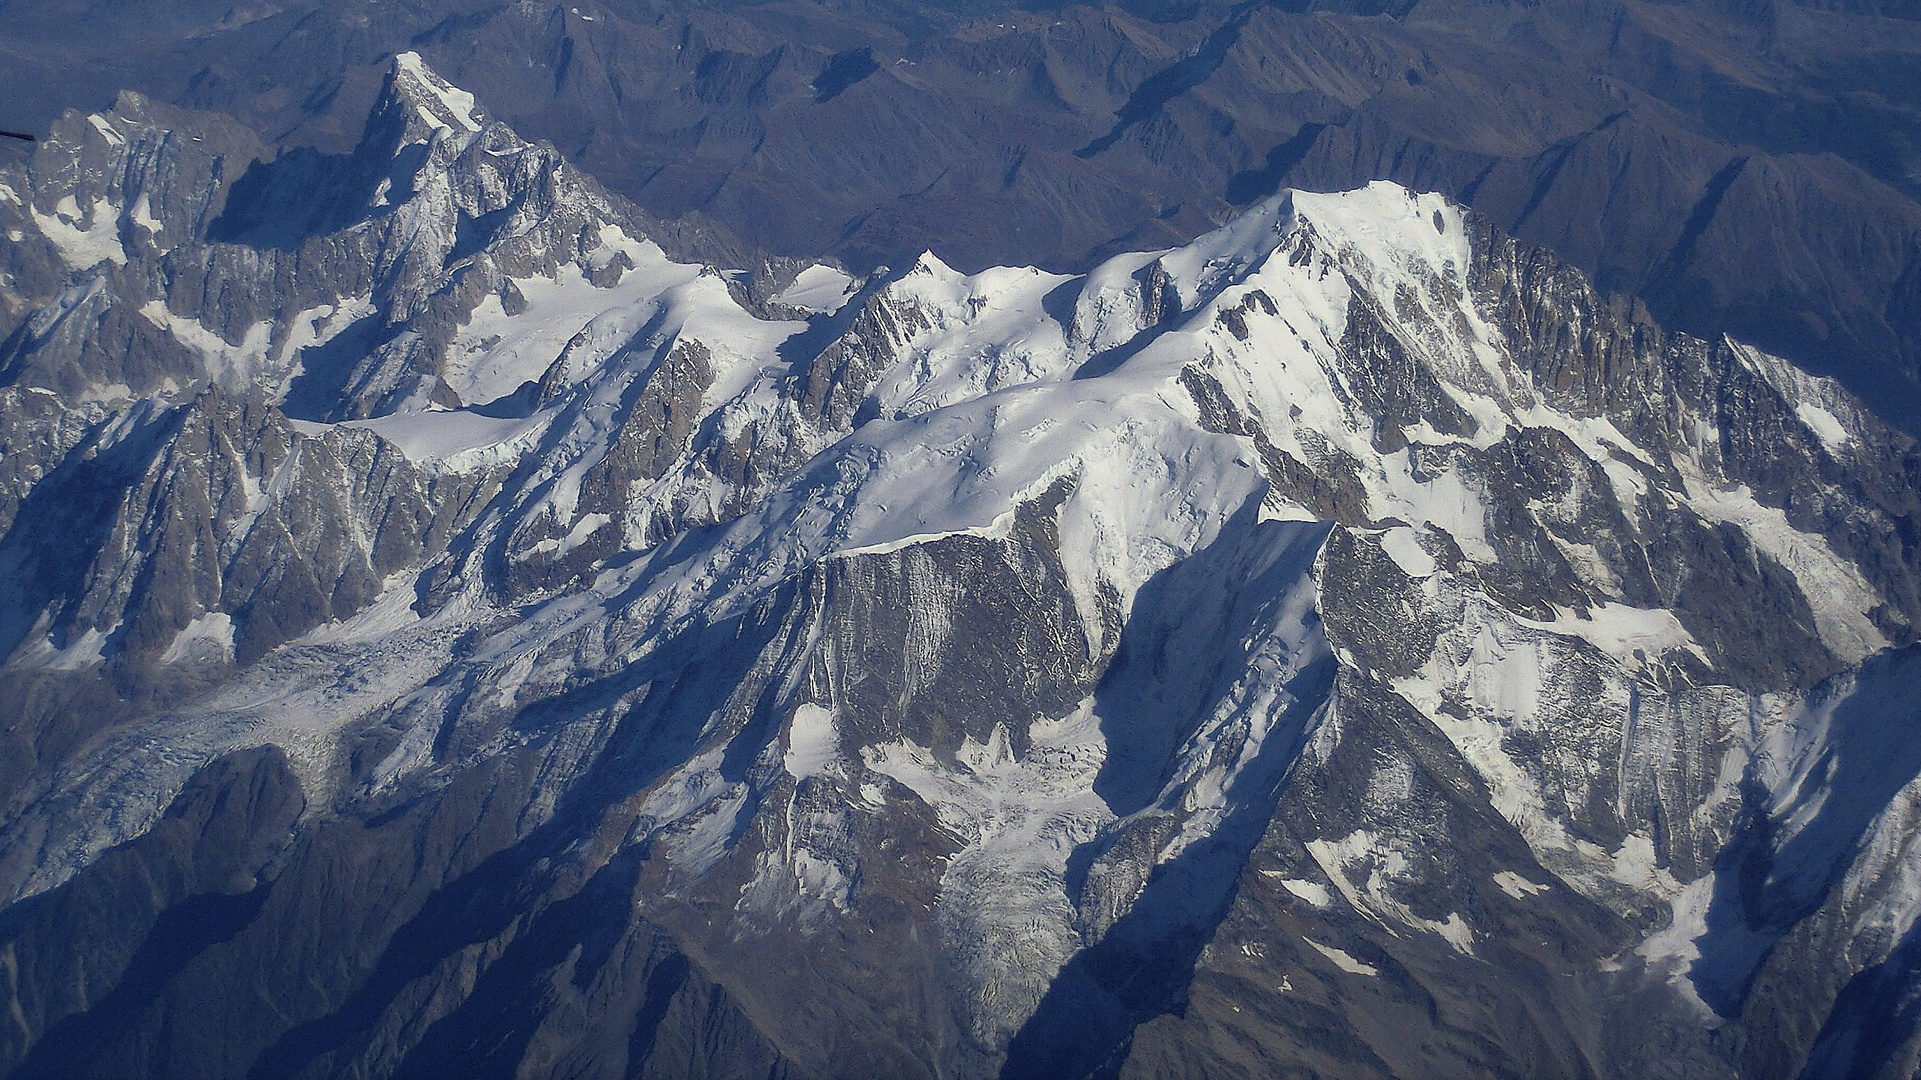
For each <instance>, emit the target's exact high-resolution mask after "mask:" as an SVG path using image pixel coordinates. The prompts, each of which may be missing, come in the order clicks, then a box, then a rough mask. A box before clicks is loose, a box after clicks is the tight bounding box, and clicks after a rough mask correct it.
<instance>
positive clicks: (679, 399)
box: [0, 54, 1921, 1077]
mask: <svg viewBox="0 0 1921 1080" xmlns="http://www.w3.org/2000/svg"><path fill="white" fill-rule="evenodd" d="M251 139H252V137H251V136H250V135H248V134H247V133H246V132H245V131H244V130H243V129H241V128H239V126H238V125H236V124H233V123H231V122H227V121H222V120H221V119H220V118H217V117H209V116H205V115H196V114H187V113H182V112H178V111H176V110H171V109H168V108H166V107H163V106H160V105H157V104H154V103H151V102H147V101H144V100H142V99H139V98H137V97H133V96H131V95H129V96H124V97H123V98H122V99H121V101H120V103H119V105H118V106H117V107H116V108H115V109H114V110H113V111H112V112H110V113H106V114H102V115H96V116H78V115H72V116H69V117H68V118H67V119H66V120H65V121H63V122H62V124H61V125H60V126H59V127H58V128H57V129H56V131H55V133H54V137H53V138H52V139H50V140H48V141H47V142H45V143H44V144H43V145H42V146H41V147H40V148H39V149H38V150H37V151H36V153H35V154H34V155H33V157H32V159H31V160H30V161H29V162H28V163H27V165H26V166H25V168H12V169H0V230H4V232H5V235H6V236H7V237H8V239H9V244H8V246H7V247H5V249H4V254H3V255H0V273H3V274H4V277H0V315H3V316H4V317H5V319H6V324H7V325H8V326H10V327H12V330H11V334H10V336H9V337H8V338H7V339H6V341H5V344H4V346H0V377H3V378H4V381H5V386H4V388H0V454H3V455H4V456H0V477H4V485H0V491H4V496H3V497H0V534H3V536H0V573H4V574H5V575H6V577H7V580H8V588H7V589H6V591H5V594H4V598H5V611H4V618H0V627H4V628H5V637H4V640H3V641H0V647H4V648H5V650H6V652H7V660H6V663H5V666H4V668H0V701H4V702H5V703H6V704H5V705H4V708H5V709H6V710H7V711H6V715H5V719H6V721H7V738H8V742H9V746H10V748H11V749H12V751H13V752H12V754H11V755H9V757H10V760H9V762H8V764H7V765H6V767H5V769H4V772H3V773H0V775H4V777H5V781H6V788H5V797H6V802H5V807H4V817H3V818H0V882H3V883H4V889H3V890H0V891H4V892H5V894H6V896H7V898H8V900H9V906H8V907H7V909H6V913H5V915H4V916H0V939H4V941H3V942H0V950H4V951H0V957H3V958H4V971H5V972H6V981H5V984H4V985H5V988H6V993H7V994H8V996H9V1005H10V1015H11V1016H12V1017H13V1023H12V1024H11V1025H8V1026H6V1027H5V1029H4V1033H3V1034H0V1058H4V1061H5V1062H6V1063H7V1066H8V1067H9V1068H10V1069H11V1070H12V1071H13V1072H14V1073H17V1074H19V1075H39V1074H57V1075H68V1076H72V1075H96V1074H98V1075H111V1076H129V1075H149V1074H152V1075H163V1074H164V1075H172V1074H192V1075H203V1076H211V1075H252V1076H288V1075H302V1076H308V1075H311V1076H321V1075H352V1076H369V1075H381V1076H384V1075H428V1076H444V1075H450V1074H451V1075H457V1074H460V1073H462V1072H466V1071H478V1072H481V1073H488V1074H494V1073H499V1074H507V1073H512V1074H516V1075H520V1074H525V1075H560V1074H565V1075H635V1076H681V1075H714V1076H721V1075H727V1076H731V1075H749V1074H751V1075H782V1076H856V1075H859V1076H944V1077H968V1076H983V1075H994V1074H999V1075H1002V1076H1009V1077H1013V1076H1049V1077H1052V1076H1082V1075H1102V1076H1163V1075H1166V1076H1177V1075H1195V1076H1210V1077H1213V1076H1233V1075H1247V1076H1269V1075H1331V1076H1374V1075H1379V1076H1389V1075H1393V1076H1431V1075H1513V1076H1610V1077H1611V1076H1634V1077H1639V1076H1661V1075H1671V1076H1688V1077H1718V1076H1730V1077H1731V1076H1737V1075H1738V1076H1788V1075H1811V1076H1840V1075H1871V1076H1882V1075H1885V1076H1905V1075H1909V1074H1910V1073H1911V1072H1912V1071H1913V1069H1914V1068H1915V1066H1916V1064H1917V1061H1918V1060H1921V1031H1918V1030H1917V1024H1916V1013H1915V1010H1916V1008H1917V1005H1916V1001H1917V991H1921V968H1918V967H1917V964H1921V935H1917V934H1916V933H1915V921H1916V917H1917V915H1921V852H1915V853H1911V852H1910V849H1909V845H1910V842H1911V841H1912V840H1913V839H1914V837H1915V836H1916V825H1917V821H1921V779H1918V778H1921V740H1917V739H1915V738H1914V735H1915V733H1916V732H1917V731H1921V650H1917V647H1916V646H1915V645H1914V641H1915V638H1916V631H1915V626H1916V623H1917V620H1921V580H1918V579H1917V570H1918V569H1921V554H1918V553H1917V545H1921V532H1918V531H1917V523H1918V520H1921V519H1918V518H1917V515H1918V514H1921V454H1918V453H1917V451H1916V448H1915V446H1914V444H1913V442H1912V440H1910V439H1909V438H1907V437H1906V436H1904V435H1901V434H1899V433H1897V432H1895V431H1894V430H1892V429H1890V428H1889V427H1888V426H1887V425H1885V424H1884V423H1882V422H1881V421H1880V420H1879V419H1877V417H1876V416H1875V414H1874V413H1873V412H1872V411H1871V410H1870V409H1869V408H1867V407H1865V406H1864V405H1863V403H1861V402H1859V401H1857V400H1855V399H1853V398H1852V397H1851V396H1849V395H1848V394H1847V393H1845V392H1844V391H1842V390H1841V389H1839V388H1838V387H1837V386H1835V385H1834V384H1832V383H1830V382H1827V381H1824V380H1821V379H1816V378H1813V377H1811V376H1808V375H1806V374H1804V373H1802V372H1801V371H1799V370H1797V369H1795V368H1793V367H1791V366H1789V365H1788V364H1786V363H1785V362H1783V361H1781V360H1779V359H1776V358H1774V357H1771V356H1768V355H1765V354H1763V353H1761V352H1759V351H1756V350H1754V349H1752V348H1749V347H1747V346H1745V345H1743V344H1742V343H1740V342H1737V341H1733V340H1721V341H1702V340H1698V339H1695V338H1692V337H1688V336H1686V335H1681V334H1676V333H1669V332H1665V331H1663V330H1662V328H1661V327H1659V326H1657V325H1655V324H1654V323H1653V322H1652V321H1651V320H1650V319H1649V318H1648V316H1647V315H1646V313H1645V311H1644V310H1642V309H1641V308H1639V307H1638V306H1637V305H1636V304H1634V303H1632V302H1630V301H1627V300H1622V299H1619V298H1615V297H1610V296H1605V295H1602V294H1599V293H1597V292H1596V291H1595V290H1594V289H1593V288H1591V287H1590V286H1589V285H1588V283H1587V282H1586V281H1585V280H1584V279H1583V278H1581V276H1580V275H1579V274H1577V273H1575V272H1574V271H1572V270H1571V269H1569V268H1567V267H1566V266H1564V265H1563V264H1561V263H1560V262H1559V261H1558V260H1556V259H1555V258H1554V257H1553V256H1551V255H1549V254H1546V253H1544V252H1542V251H1539V250H1535V249H1531V248H1527V247H1524V246H1522V245H1519V244H1517V243H1515V242H1514V241H1512V240H1510V239H1507V238H1505V237H1503V236H1500V235H1498V234H1497V233H1495V232H1494V231H1493V230H1492V229H1491V228H1490V227H1488V226H1487V225H1486V224H1485V223H1484V222H1482V221H1481V220H1479V219H1477V218H1476V217H1474V216H1473V215H1472V214H1469V213H1467V212H1464V211H1463V210H1461V209H1460V208H1458V207H1457V206H1455V205H1452V204H1450V203H1448V202H1447V201H1446V200H1444V199H1441V198H1439V197H1436V196H1431V195H1419V194H1415V193H1411V192H1408V191H1405V190H1403V189H1401V188H1399V187H1396V186H1394V185H1391V184H1387V183H1377V184H1374V185H1371V186H1369V187H1367V188H1364V189H1361V190H1356V191H1351V192H1346V193H1341V194H1309V193H1304V192H1284V193H1282V194H1281V195H1278V196H1276V197H1274V198H1272V199H1269V200H1267V201H1265V202H1262V203H1259V204H1257V205H1256V206H1255V207H1254V208H1253V209H1251V210H1250V211H1248V212H1247V213H1246V214H1244V215H1242V216H1240V217H1238V218H1236V219H1235V220H1233V221H1231V222H1228V223H1227V224H1225V225H1224V226H1222V227H1221V228H1220V229H1218V230H1217V231H1215V232H1213V233H1210V234H1208V235H1206V236H1204V237H1202V238H1201V239H1199V240H1197V241H1195V242H1194V243H1193V244H1191V245H1188V246H1186V247H1182V248H1179V249H1174V250H1167V251H1157V252H1143V253H1139V254H1131V255H1123V256H1119V257H1116V258H1114V259H1112V260H1110V261H1108V262H1106V263H1105V264H1103V265H1101V266H1100V267H1099V268H1097V269H1096V270H1094V271H1093V272H1091V273H1089V274H1087V275H1085V276H1080V277H1070V276H1063V275H1055V274H1048V273H1044V272H1041V271H1038V270H1034V269H1027V268H1000V269H994V270H989V271H986V272H983V273H980V274H975V275H965V274H961V273H958V272H956V271H954V270H952V269H950V268H949V267H948V266H946V265H945V264H943V263H942V262H941V261H940V260H939V259H938V258H937V257H936V256H934V255H932V254H929V255H926V256H923V257H922V258H921V259H920V260H919V261H918V262H916V263H915V264H914V265H913V266H911V267H907V268H905V269H903V270H899V271H886V272H881V273H878V274H875V275H873V276H872V277H870V278H868V279H865V280H855V279H853V278H850V277H849V276H848V275H846V274H845V273H842V272H841V271H840V270H838V269H836V268H834V267H832V266H825V265H821V266H807V267H800V266H793V265H779V266H774V265H762V266H759V267H758V268H757V269H756V270H755V271H754V272H752V273H747V272H740V271H723V270H717V269H713V268H711V267H709V266H705V265H702V264H701V263H700V262H699V261H698V258H699V257H710V258H723V257H724V256H725V254H726V252H727V250H728V248H727V246H726V244H725V243H724V241H722V240H719V239H716V238H714V237H712V236H703V235H702V234H700V233H699V232H698V231H697V230H692V229H689V228H686V227H680V228H677V229H672V228H669V227H667V226H664V225H662V224H661V223H659V222H655V221H652V220H650V219H647V218H645V217H644V216H643V215H641V214H639V213H638V212H636V211H634V210H633V209H632V208H631V207H629V206H627V205H626V204H624V203H623V202H621V200H619V199H618V198H616V197H614V196H611V195H609V194H607V193H606V192H604V191H603V190H601V189H600V188H599V187H597V186H596V185H595V184H594V183H593V182H592V181H591V180H589V179H588V178H586V177H584V176H581V175H580V174H578V173H577V172H575V171H574V170H573V169H571V168H570V167H569V166H567V165H566V164H565V163H564V162H562V161H561V160H560V158H559V156H558V155H557V154H556V153H555V152H554V151H553V150H552V149H551V148H550V147H546V146H542V145H533V144H528V143H526V142H524V141H522V140H520V139H519V138H518V137H516V136H515V135H514V134H513V133H512V132H511V131H509V130H507V129H506V128H505V127H503V126H502V125H500V124H498V123H496V122H494V121H492V120H490V119H489V118H488V116H487V114H486V112H485V111H484V108H483V107H482V106H481V105H480V104H479V103H478V102H476V101H475V100H474V99H473V98H472V96H471V95H468V94H466V93H464V92H463V91H461V90H459V89H458V88H456V87H453V86H451V85H449V84H448V83H446V82H445V81H444V80H442V79H441V78H440V77H439V76H437V75H435V74H434V73H433V72H431V71H429V70H428V69H427V68H426V67H425V66H424V65H423V64H422V63H421V62H420V61H419V59H418V57H415V56H413V55H411V54H406V55H403V56H401V57H400V58H399V59H398V60H397V61H396V63H395V67H394V70H393V73H392V75H391V77H390V79H389V83H388V86H387V88H386V91H385V93H384V94H383V96H382V98H381V101H380V103H379V104H378V105H377V106H376V108H375V110H374V113H373V115H372V117H371V118H370V120H369V123H368V127H367V132H366V135H365V137H364V139H363V140H362V142H361V144H360V147H359V148H358V149H357V150H356V151H355V152H354V153H353V154H352V155H350V156H347V157H342V158H332V159H330V158H325V157H322V156H320V155H316V154H312V153H303V152H298V151H295V152H288V153H285V154H282V155H280V156H279V157H277V158H271V159H269V158H268V157H267V156H266V154H265V151H264V150H263V149H262V148H261V147H260V146H258V145H257V144H256V143H254V142H253V141H251ZM670 251H671V254H670ZM690 258H694V259H695V260H696V261H687V260H688V259H690Z"/></svg>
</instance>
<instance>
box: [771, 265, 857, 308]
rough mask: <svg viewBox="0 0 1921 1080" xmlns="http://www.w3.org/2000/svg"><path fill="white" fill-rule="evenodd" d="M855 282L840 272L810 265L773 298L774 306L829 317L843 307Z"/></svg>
mask: <svg viewBox="0 0 1921 1080" xmlns="http://www.w3.org/2000/svg"><path fill="white" fill-rule="evenodd" d="M856 284H857V282H856V281H855V280H854V278H852V277H851V276H849V275H848V274H847V273H846V272H844V271H842V270H837V269H835V268H834V267H831V266H825V265H819V264H817V265H814V266H810V267H808V268H807V269H805V270H802V271H801V272H800V273H799V274H798V275H797V276H796V277H795V278H794V283H793V284H791V285H789V286H787V287H786V288H785V289H782V290H781V291H780V292H779V293H778V294H777V295H775V297H774V303H776V304H781V305H783V306H786V307H790V308H794V309H796V310H799V311H807V312H812V313H815V314H820V315H832V314H834V313H835V312H837V311H839V310H840V309H841V308H843V307H845V306H846V305H847V301H848V299H849V298H850V297H852V296H853V294H854V288H855V285H856Z"/></svg>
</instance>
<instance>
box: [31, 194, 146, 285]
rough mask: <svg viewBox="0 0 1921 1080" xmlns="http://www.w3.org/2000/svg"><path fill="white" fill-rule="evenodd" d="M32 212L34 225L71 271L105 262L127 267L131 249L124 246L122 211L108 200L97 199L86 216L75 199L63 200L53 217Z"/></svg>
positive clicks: (70, 197)
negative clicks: (122, 242) (121, 242)
mask: <svg viewBox="0 0 1921 1080" xmlns="http://www.w3.org/2000/svg"><path fill="white" fill-rule="evenodd" d="M29 210H30V212H31V213H32V215H33V223H34V224H35V225H37V226H39V228H40V232H41V234H42V235H44V236H45V237H46V238H47V239H48V240H51V241H53V246H54V247H55V248H57V249H59V251H60V259H61V261H62V262H65V263H66V264H67V266H68V268H70V269H73V270H86V269H88V268H90V267H94V266H98V265H100V264H101V263H103V262H110V263H113V264H114V265H115V266H125V265H126V263H127V249H126V248H124V247H122V246H121V244H120V228H119V207H117V206H115V205H114V204H113V203H112V202H111V201H109V200H108V199H106V198H104V197H103V198H99V199H95V200H94V202H93V206H92V208H91V209H90V210H88V211H87V212H85V213H82V212H81V210H80V204H79V203H77V202H75V201H74V198H73V196H71V195H63V196H61V197H60V201H59V202H57V203H55V204H54V207H53V213H51V214H42V213H41V212H40V211H38V210H34V209H32V208H29Z"/></svg>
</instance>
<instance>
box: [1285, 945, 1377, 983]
mask: <svg viewBox="0 0 1921 1080" xmlns="http://www.w3.org/2000/svg"><path fill="white" fill-rule="evenodd" d="M1301 940H1302V941H1305V942H1307V943H1308V944H1309V945H1312V946H1313V947H1314V951H1315V952H1318V953H1320V954H1321V955H1322V956H1325V957H1327V958H1328V959H1329V960H1332V961H1333V962H1334V966H1335V967H1337V968H1340V969H1341V970H1342V971H1345V972H1347V973H1348V974H1349V975H1367V976H1370V977H1372V976H1376V975H1379V974H1380V973H1381V969H1380V968H1377V967H1375V966H1374V965H1373V964H1364V963H1362V962H1361V961H1359V960H1356V959H1354V958H1353V957H1352V956H1350V955H1348V954H1347V953H1346V952H1345V951H1344V950H1341V949H1337V948H1335V947H1334V946H1332V945H1323V944H1321V943H1320V942H1318V941H1315V940H1314V939H1313V938H1302V939H1301Z"/></svg>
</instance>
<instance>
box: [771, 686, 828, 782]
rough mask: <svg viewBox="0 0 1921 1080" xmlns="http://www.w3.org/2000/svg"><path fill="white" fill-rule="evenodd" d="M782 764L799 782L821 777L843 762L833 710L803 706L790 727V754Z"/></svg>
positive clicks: (788, 753) (808, 704)
mask: <svg viewBox="0 0 1921 1080" xmlns="http://www.w3.org/2000/svg"><path fill="white" fill-rule="evenodd" d="M781 760H782V764H784V765H785V766H786V768H787V774H788V775H789V776H792V777H793V778H794V779H796V780H804V779H806V778H807V777H810V776H819V775H820V774H821V773H822V772H824V771H826V769H827V767H828V766H830V765H832V764H834V763H835V762H837V761H839V760H840V735H839V733H838V732H837V731H835V729H834V713H833V710H831V709H823V708H821V707H820V706H819V705H816V704H814V703H813V702H811V701H809V702H803V703H801V705H800V707H799V708H797V709H795V710H794V719H793V721H792V722H791V723H790V724H788V726H787V753H786V755H785V756H784V757H783V758H782V759H781Z"/></svg>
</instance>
